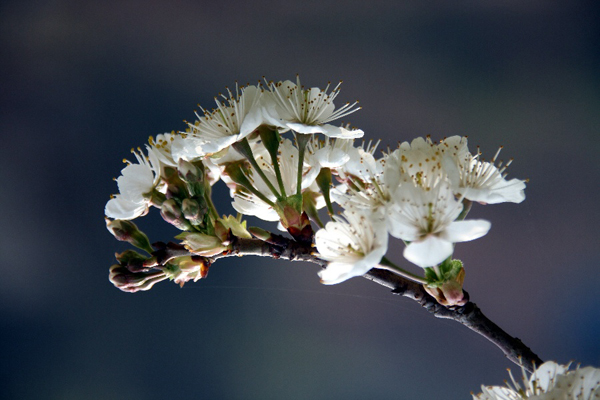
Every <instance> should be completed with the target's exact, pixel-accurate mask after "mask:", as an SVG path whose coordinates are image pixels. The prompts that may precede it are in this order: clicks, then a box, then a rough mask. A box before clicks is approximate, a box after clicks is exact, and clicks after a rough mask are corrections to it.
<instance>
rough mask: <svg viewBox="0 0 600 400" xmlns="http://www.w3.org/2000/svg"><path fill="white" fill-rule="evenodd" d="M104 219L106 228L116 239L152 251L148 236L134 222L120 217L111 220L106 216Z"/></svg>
mask: <svg viewBox="0 0 600 400" xmlns="http://www.w3.org/2000/svg"><path fill="white" fill-rule="evenodd" d="M105 220H106V228H107V229H108V231H109V232H110V233H112V234H113V236H114V237H115V238H117V240H120V241H123V242H128V243H131V244H132V245H134V246H135V247H137V248H138V249H142V250H144V251H147V252H148V253H152V251H153V249H152V246H150V241H149V240H148V236H146V234H145V233H144V232H142V231H140V230H139V228H138V227H137V225H136V224H134V223H133V222H131V221H127V220H121V219H115V220H112V221H111V220H110V219H108V218H106V219H105Z"/></svg>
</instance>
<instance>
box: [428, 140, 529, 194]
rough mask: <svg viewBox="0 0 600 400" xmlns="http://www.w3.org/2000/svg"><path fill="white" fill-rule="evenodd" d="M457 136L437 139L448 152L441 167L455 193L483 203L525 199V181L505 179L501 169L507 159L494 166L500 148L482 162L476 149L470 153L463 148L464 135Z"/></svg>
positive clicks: (464, 146)
mask: <svg viewBox="0 0 600 400" xmlns="http://www.w3.org/2000/svg"><path fill="white" fill-rule="evenodd" d="M457 138H459V137H458V136H454V137H451V138H448V139H445V140H443V141H442V142H441V143H440V149H445V151H446V154H447V155H448V157H445V158H444V168H445V169H446V171H447V173H448V176H449V179H450V182H451V183H452V189H453V190H454V192H455V193H456V194H458V195H462V196H464V197H465V198H466V199H467V200H471V201H477V202H479V203H483V204H498V203H504V202H511V203H520V202H522V201H523V200H525V191H524V189H525V181H523V180H520V179H514V178H513V179H511V180H506V173H505V170H506V168H507V167H508V166H509V165H510V163H511V161H509V162H508V163H507V164H506V165H504V166H502V165H501V164H502V163H500V164H499V165H498V166H496V159H497V158H498V155H499V154H500V150H502V148H500V149H498V152H496V155H495V156H494V158H492V160H491V162H486V161H482V160H480V159H479V158H480V156H481V153H480V152H479V151H478V152H477V154H475V155H472V154H471V153H469V151H468V150H466V143H467V140H466V138H460V141H459V140H458V139H457Z"/></svg>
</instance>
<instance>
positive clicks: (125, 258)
mask: <svg viewBox="0 0 600 400" xmlns="http://www.w3.org/2000/svg"><path fill="white" fill-rule="evenodd" d="M115 258H116V259H117V261H118V262H119V264H121V265H122V266H124V267H125V268H127V269H128V270H129V271H131V272H147V271H149V270H150V268H149V267H147V266H145V265H144V262H145V261H146V260H147V258H146V257H144V256H142V255H141V254H139V253H138V252H136V251H135V250H125V251H124V252H122V253H121V254H119V253H117V254H115Z"/></svg>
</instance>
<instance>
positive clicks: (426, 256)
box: [404, 235, 453, 268]
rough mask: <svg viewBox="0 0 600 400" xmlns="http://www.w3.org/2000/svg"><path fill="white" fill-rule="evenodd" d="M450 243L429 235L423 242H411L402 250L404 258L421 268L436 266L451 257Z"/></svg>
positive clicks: (451, 247)
mask: <svg viewBox="0 0 600 400" xmlns="http://www.w3.org/2000/svg"><path fill="white" fill-rule="evenodd" d="M452 251H453V246H452V243H451V242H449V241H447V240H444V239H441V238H438V237H437V236H434V235H429V236H427V237H426V238H425V240H421V241H417V242H411V243H410V244H409V245H408V246H406V248H405V249H404V258H406V259H407V260H408V261H410V262H412V263H413V264H416V265H418V266H419V267H421V268H425V267H433V266H434V265H438V264H439V263H441V262H442V261H444V260H445V259H446V258H448V257H450V255H452Z"/></svg>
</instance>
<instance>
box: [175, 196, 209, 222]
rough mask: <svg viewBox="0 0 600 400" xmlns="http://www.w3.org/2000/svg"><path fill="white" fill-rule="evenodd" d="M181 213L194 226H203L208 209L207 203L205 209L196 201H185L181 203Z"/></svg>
mask: <svg viewBox="0 0 600 400" xmlns="http://www.w3.org/2000/svg"><path fill="white" fill-rule="evenodd" d="M201 199H202V198H201ZM202 200H203V199H202ZM181 211H182V212H183V216H184V217H185V218H186V219H187V220H188V221H190V222H191V223H192V224H193V225H202V223H203V222H204V215H206V212H207V211H208V207H207V206H206V203H205V204H204V207H201V206H200V204H199V202H198V201H197V200H195V199H183V201H182V202H181Z"/></svg>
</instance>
